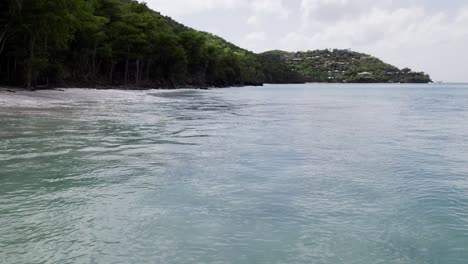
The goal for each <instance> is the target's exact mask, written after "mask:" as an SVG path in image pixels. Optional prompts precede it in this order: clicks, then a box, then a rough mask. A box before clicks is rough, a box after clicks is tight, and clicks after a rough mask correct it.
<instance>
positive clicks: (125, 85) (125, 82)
mask: <svg viewBox="0 0 468 264" xmlns="http://www.w3.org/2000/svg"><path fill="white" fill-rule="evenodd" d="M127 78H128V57H127V60H126V61H125V75H124V87H125V88H127Z"/></svg>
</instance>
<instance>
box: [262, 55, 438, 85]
mask: <svg viewBox="0 0 468 264" xmlns="http://www.w3.org/2000/svg"><path fill="white" fill-rule="evenodd" d="M260 56H263V57H266V58H270V59H271V60H276V61H279V62H280V63H285V64H286V65H287V68H288V69H290V70H292V71H294V72H297V73H299V74H300V75H301V76H303V78H304V79H305V81H307V82H334V83H346V82H357V83H362V82H371V83H376V82H378V83H388V82H390V83H397V82H400V83H428V82H431V78H430V77H429V75H427V74H425V73H423V72H414V71H412V70H411V69H409V68H403V69H398V68H397V67H395V66H392V65H390V64H387V63H385V62H383V61H381V60H380V59H378V58H375V57H372V56H370V55H368V54H364V53H359V52H354V51H351V50H349V49H346V50H339V49H333V50H331V49H328V50H314V51H307V52H285V51H278V50H276V51H269V52H265V53H262V54H260Z"/></svg>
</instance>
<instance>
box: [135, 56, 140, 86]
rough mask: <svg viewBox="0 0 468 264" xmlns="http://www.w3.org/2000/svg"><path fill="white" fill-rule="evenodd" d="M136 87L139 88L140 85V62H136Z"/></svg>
mask: <svg viewBox="0 0 468 264" xmlns="http://www.w3.org/2000/svg"><path fill="white" fill-rule="evenodd" d="M135 85H136V86H137V87H138V85H140V60H139V59H137V60H136V76H135Z"/></svg>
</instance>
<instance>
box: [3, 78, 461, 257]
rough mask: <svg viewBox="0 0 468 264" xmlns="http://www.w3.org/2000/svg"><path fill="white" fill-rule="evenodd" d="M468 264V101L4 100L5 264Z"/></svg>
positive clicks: (62, 95)
mask: <svg viewBox="0 0 468 264" xmlns="http://www.w3.org/2000/svg"><path fill="white" fill-rule="evenodd" d="M467 261H468V85H318V84H309V85H276V86H265V87H255V88H253V87H246V88H232V89H217V90H210V91H198V90H178V91H171V92H160V91H134V92H132V91H95V90H79V89H72V90H67V91H65V92H61V91H43V92H36V93H31V92H18V93H6V92H0V263H2V264H3V263H7V264H10V263H319V264H321V263H323V264H328V263H330V264H335V263H346V264H347V263H356V264H376V263H408V264H409V263H412V264H414V263H443V264H451V263H454V264H455V263H457V264H458V263H460V264H464V263H467Z"/></svg>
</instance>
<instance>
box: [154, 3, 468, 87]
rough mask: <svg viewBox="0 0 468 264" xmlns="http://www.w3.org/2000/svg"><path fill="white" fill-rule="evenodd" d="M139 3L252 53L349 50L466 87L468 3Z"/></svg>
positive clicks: (435, 79)
mask: <svg viewBox="0 0 468 264" xmlns="http://www.w3.org/2000/svg"><path fill="white" fill-rule="evenodd" d="M145 2H147V4H148V6H149V7H151V8H152V9H154V10H156V11H159V12H161V13H162V14H163V15H167V16H170V17H172V18H174V19H175V20H177V21H179V22H181V23H183V24H185V25H186V26H189V27H192V28H195V29H198V30H203V31H208V32H211V33H214V34H216V35H219V36H221V37H223V38H225V39H226V40H228V41H230V42H233V43H234V44H236V45H238V46H240V47H242V48H246V49H248V50H252V51H254V52H263V51H267V50H273V49H281V50H286V51H306V50H314V49H324V48H340V49H348V48H350V49H352V50H354V51H359V52H364V53H368V54H371V55H373V56H376V57H378V58H380V59H382V60H384V61H385V62H388V63H391V64H393V65H396V66H398V67H400V68H403V67H410V68H412V69H413V70H416V71H424V72H427V73H429V74H430V75H431V77H432V78H433V80H434V81H447V82H468V0H446V1H441V0H146V1H145Z"/></svg>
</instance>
